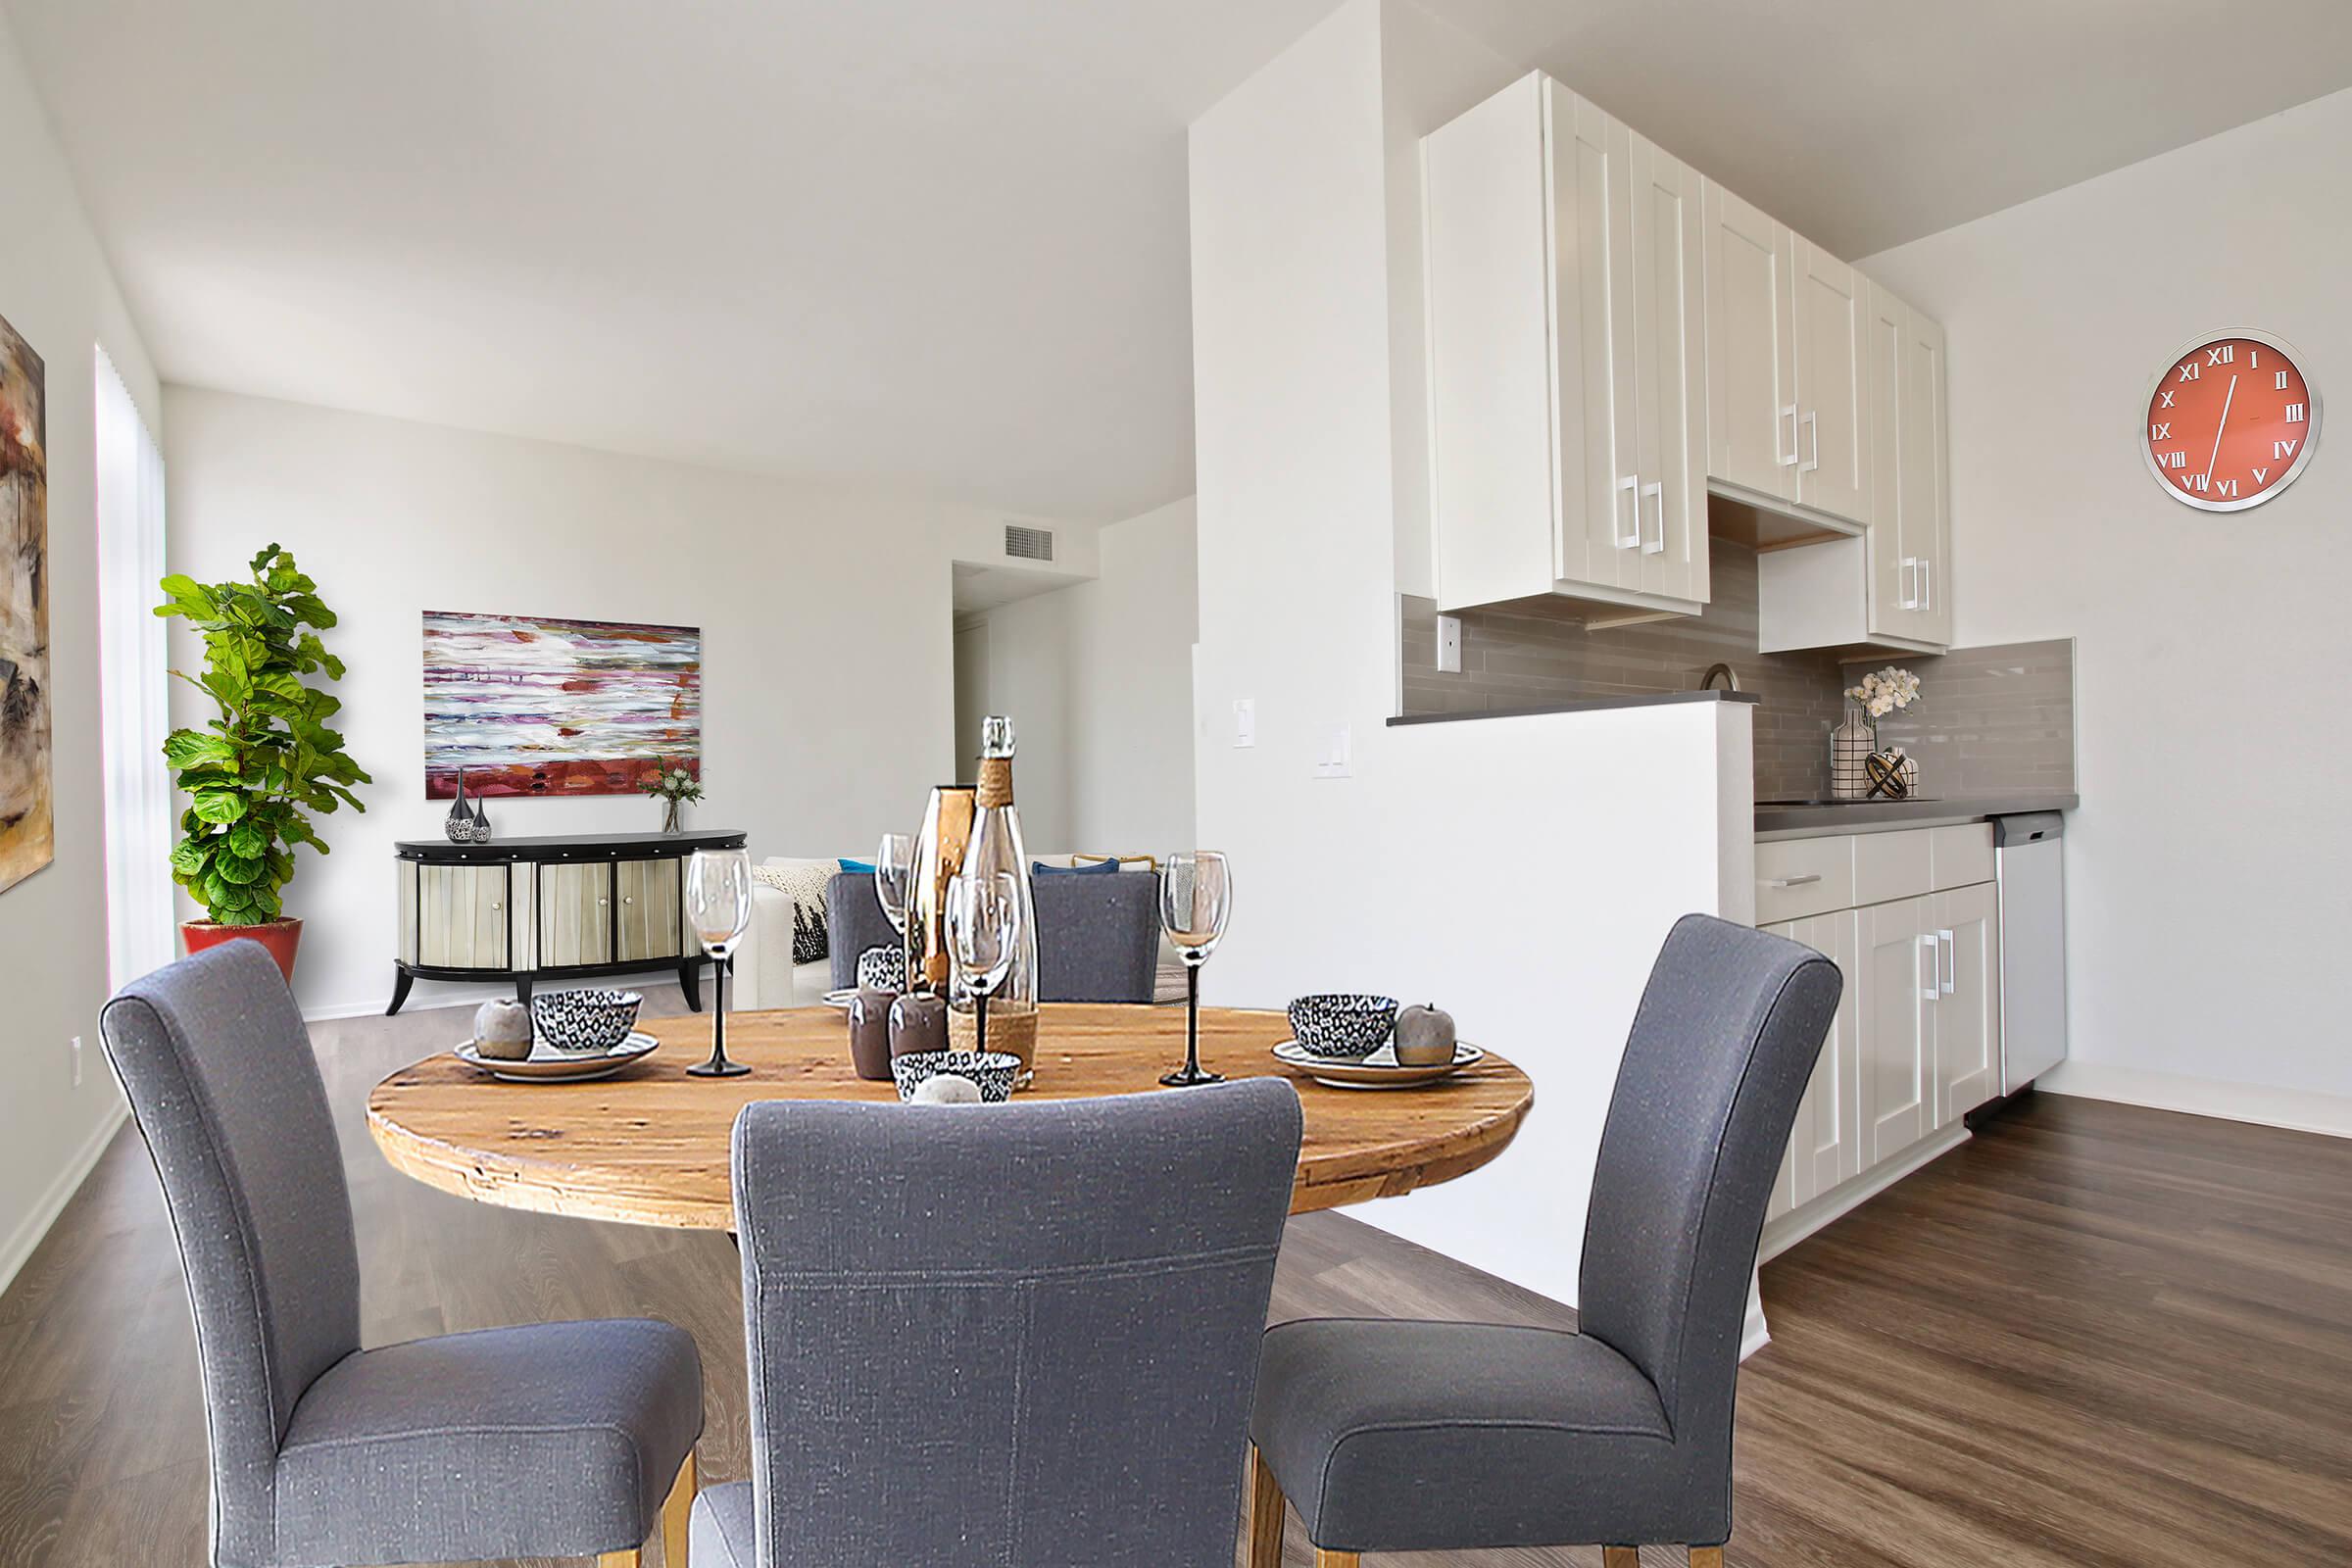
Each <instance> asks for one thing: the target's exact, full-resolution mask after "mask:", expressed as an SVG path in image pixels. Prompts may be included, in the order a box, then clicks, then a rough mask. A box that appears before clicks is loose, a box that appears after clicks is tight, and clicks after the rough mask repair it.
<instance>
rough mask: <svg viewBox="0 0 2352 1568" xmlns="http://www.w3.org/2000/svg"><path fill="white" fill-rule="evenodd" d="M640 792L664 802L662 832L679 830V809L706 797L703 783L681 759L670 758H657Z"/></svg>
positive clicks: (642, 783)
mask: <svg viewBox="0 0 2352 1568" xmlns="http://www.w3.org/2000/svg"><path fill="white" fill-rule="evenodd" d="M639 792H640V793H641V794H645V795H651V796H653V797H654V798H655V799H656V800H659V801H660V802H662V832H664V833H675V832H676V831H677V830H678V809H679V808H680V807H682V806H684V805H685V804H686V803H687V802H688V801H699V800H701V799H702V798H703V783H702V780H701V779H698V778H696V777H695V776H694V775H693V774H692V773H689V772H687V771H686V769H685V767H684V766H683V765H682V764H681V763H678V762H673V761H671V760H669V759H667V758H662V757H657V758H656V759H654V770H653V771H652V772H651V773H648V774H646V775H645V776H644V778H643V780H642V782H641V783H640V785H639Z"/></svg>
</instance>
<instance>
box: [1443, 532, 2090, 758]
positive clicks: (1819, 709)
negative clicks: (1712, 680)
mask: <svg viewBox="0 0 2352 1568" xmlns="http://www.w3.org/2000/svg"><path fill="white" fill-rule="evenodd" d="M1712 545H1713V551H1714V600H1713V602H1712V603H1711V604H1710V605H1709V606H1708V607H1707V611H1706V613H1704V614H1702V615H1691V616H1676V617H1674V618H1672V619H1667V620H1657V621H1650V622H1647V623H1643V624H1638V625H1619V626H1604V627H1597V628H1595V627H1592V626H1589V625H1587V624H1586V622H1585V621H1584V620H1583V619H1582V618H1579V617H1576V616H1572V615H1566V614H1563V613H1561V610H1562V608H1564V607H1562V606H1561V605H1560V604H1558V603H1557V602H1536V603H1531V604H1528V605H1527V606H1525V607H1524V608H1522V607H1519V606H1503V607H1497V608H1494V609H1486V610H1470V611H1465V612H1463V613H1462V614H1461V616H1460V619H1461V622H1462V649H1461V666H1462V667H1461V669H1460V671H1459V672H1453V671H1441V670H1440V669H1439V668H1438V624H1437V623H1438V615H1437V606H1436V603H1435V602H1434V601H1433V600H1429V599H1424V598H1421V597H1418V596H1416V595H1410V594H1406V595H1400V596H1399V597H1398V617H1399V625H1398V647H1399V653H1400V658H1401V661H1402V669H1401V679H1400V681H1399V694H1400V696H1399V708H1398V712H1399V715H1400V716H1403V717H1408V718H1420V717H1428V716H1434V715H1439V714H1446V715H1461V716H1468V715H1473V714H1478V713H1488V712H1497V713H1499V712H1510V711H1524V710H1527V709H1530V708H1540V707H1544V706H1545V705H1550V704H1568V703H1588V702H1593V701H1596V700H1600V701H1606V700H1610V699H1621V700H1638V699H1654V698H1657V697H1661V696H1666V695H1670V694H1676V693H1690V692H1692V691H1693V690H1695V689H1696V687H1697V686H1698V684H1699V680H1700V678H1701V677H1702V676H1703V675H1704V674H1705V672H1706V671H1707V669H1708V668H1709V667H1710V666H1712V665H1714V664H1717V663H1723V664H1728V665H1730V666H1731V668H1732V670H1733V672H1734V673H1735V674H1736V675H1738V677H1739V680H1740V692H1741V693H1742V695H1752V696H1754V697H1755V698H1756V699H1758V701H1757V704H1756V706H1755V707H1754V708H1752V709H1751V710H1750V711H1752V712H1753V713H1754V715H1755V726H1754V733H1755V796H1756V799H1757V800H1759V801H1780V800H1811V799H1816V798H1819V797H1822V796H1826V795H1827V794H1828V793H1829V782H1830V781H1829V742H1828V732H1829V730H1830V729H1831V728H1832V727H1833V726H1835V725H1836V724H1837V723H1838V717H1839V715H1840V713H1841V712H1842V711H1843V708H1844V697H1843V691H1844V688H1845V687H1846V686H1848V685H1850V684H1851V683H1852V682H1853V680H1854V679H1855V678H1856V677H1857V676H1858V675H1859V674H1860V672H1861V671H1862V669H1864V668H1875V667H1878V666H1881V665H1885V664H1889V663H1891V664H1898V665H1900V666H1902V667H1903V668H1905V669H1908V670H1910V671H1911V672H1912V673H1914V674H1916V675H1917V676H1918V677H1919V679H1920V686H1921V692H1922V701H1921V702H1920V703H1919V704H1918V706H1917V707H1915V708H1914V709H1912V710H1911V711H1908V712H1904V713H1894V714H1889V715H1888V716H1887V717H1886V718H1885V719H1882V720H1881V721H1880V724H1879V734H1880V739H1881V741H1882V742H1883V743H1885V744H1887V745H1899V746H1901V747H1902V748H1903V749H1904V750H1905V751H1907V752H1909V753H1911V754H1912V755H1913V756H1914V757H1917V758H1918V759H1919V761H1920V768H1921V773H1922V779H1923V783H1922V790H1923V793H1925V794H1927V795H1932V796H1945V797H1949V796H1956V795H1959V794H1962V793H1969V794H1985V793H2002V794H2006V793H2015V792H2031V793H2043V792H2047V793H2056V794H2066V793H2071V792H2072V791H2073V790H2074V789H2075V712H2074V642H2073V640H2072V639H2071V638H2053V639H2049V640H2046V641H2040V642H2030V643H2005V644H2001V645H1999V646H1997V647H1985V648H1955V649H1953V650H1952V651H1951V652H1949V653H1947V654H1936V655H1931V654H1898V653H1889V652H1887V651H1884V650H1881V651H1878V652H1856V653H1851V654H1842V655H1841V654H1840V653H1839V652H1838V651H1837V650H1807V651H1803V652H1795V653H1776V654H1760V653H1758V652H1757V651H1756V641H1757V637H1756V581H1757V574H1756V552H1755V551H1754V550H1753V549H1750V548H1748V547H1746V546H1744V545H1740V544H1738V543H1735V542H1733V541H1731V540H1729V539H1725V538H1723V537H1721V536H1718V537H1716V538H1715V539H1714V540H1713V541H1712Z"/></svg>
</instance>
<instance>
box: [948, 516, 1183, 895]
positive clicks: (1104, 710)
mask: <svg viewBox="0 0 2352 1568" xmlns="http://www.w3.org/2000/svg"><path fill="white" fill-rule="evenodd" d="M1197 540H1198V531H1197V529H1196V528H1195V525H1194V505H1193V501H1192V498H1191V497H1189V496H1188V497H1186V498H1185V499H1184V500H1182V501H1177V502H1172V503H1170V504H1169V505H1167V506H1165V507H1161V508H1159V509H1158V510H1156V511H1153V512H1147V513H1145V514H1144V515H1141V516H1138V517H1130V518H1128V519H1127V520H1126V521H1124V522H1117V523H1112V524H1111V525H1109V526H1108V527H1105V528H1103V529H1102V530H1101V531H1100V532H1099V533H1098V534H1097V535H1096V542H1097V549H1098V552H1099V558H1100V575H1098V576H1097V577H1095V578H1093V579H1092V580H1090V581H1086V582H1081V583H1075V584H1073V585H1071V586H1070V587H1067V588H1060V589H1055V590H1054V592H1052V593H1045V594H1039V595H1036V596H1034V597H1032V598H1029V599H1021V600H1015V601H1014V602H1013V603H1011V604H1009V605H1000V606H999V607H997V608H996V609H995V610H993V611H990V612H988V613H985V614H983V615H981V616H978V617H975V618H974V620H973V621H972V622H971V623H970V624H969V625H968V627H967V628H966V629H964V630H962V631H960V632H959V633H958V635H957V638H956V659H957V661H958V667H957V671H956V675H957V679H958V681H959V682H962V681H967V680H968V681H969V683H970V685H971V689H972V695H971V698H970V699H969V700H970V701H971V702H972V703H976V704H977V705H978V706H977V708H975V709H974V711H975V712H992V713H1008V714H1010V715H1011V716H1012V718H1013V720H1014V722H1015V725H1016V728H1017V732H1018V734H1019V737H1020V747H1021V751H1020V760H1019V763H1018V765H1017V766H1016V768H1015V769H1014V781H1015V784H1016V785H1017V787H1018V790H1019V793H1020V802H1021V828H1022V831H1023V833H1024V835H1025V836H1026V837H1027V838H1028V841H1029V845H1030V847H1031V848H1032V849H1034V850H1038V851H1040V852H1053V851H1063V850H1076V851H1087V852H1094V853H1099V854H1107V855H1133V854H1152V855H1157V854H1164V853H1166V852H1167V851H1169V850H1175V849H1184V848H1189V847H1191V846H1192V843H1193V832H1194V814H1193V643H1194V641H1195V640H1196V638H1197V636H1198V632H1199V625H1200V621H1199V615H1198V605H1199V594H1200V589H1199V578H1198V571H1197V569H1196V563H1195V556H1196V550H1197ZM975 722H976V721H975ZM959 727H962V726H961V723H960V719H959ZM965 770H966V772H967V773H968V772H969V768H968V766H967V767H966V769H965Z"/></svg>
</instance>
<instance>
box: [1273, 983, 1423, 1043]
mask: <svg viewBox="0 0 2352 1568" xmlns="http://www.w3.org/2000/svg"><path fill="white" fill-rule="evenodd" d="M1396 1027H1397V999H1396V998H1395V997H1372V996H1365V995H1363V994H1361V993H1359V992H1352V991H1325V992H1319V993H1317V994H1316V995H1314V996H1311V997H1300V998H1299V1000H1298V1001H1296V1002H1294V1003H1292V1004H1291V1033H1292V1035H1293V1036H1294V1037H1296V1038H1297V1040H1298V1042H1299V1045H1301V1046H1303V1047H1305V1048H1306V1051H1307V1053H1308V1054H1310V1055H1316V1056H1369V1055H1370V1054H1372V1053H1374V1052H1375V1051H1378V1050H1379V1049H1380V1048H1381V1046H1382V1045H1384V1044H1385V1043H1386V1042H1387V1040H1388V1038H1389V1034H1390V1032H1391V1031H1392V1030H1394V1029H1395V1028H1396Z"/></svg>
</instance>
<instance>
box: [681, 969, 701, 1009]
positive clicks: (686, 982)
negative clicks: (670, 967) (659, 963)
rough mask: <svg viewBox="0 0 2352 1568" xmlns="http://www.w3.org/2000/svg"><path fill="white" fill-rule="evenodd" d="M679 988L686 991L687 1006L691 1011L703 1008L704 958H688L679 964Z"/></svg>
mask: <svg viewBox="0 0 2352 1568" xmlns="http://www.w3.org/2000/svg"><path fill="white" fill-rule="evenodd" d="M678 989H679V990H680V991H683V992H685V993H686V1007H687V1010H688V1011H690V1012H700V1011H702V1010H703V960H702V959H700V958H688V959H687V960H686V961H685V962H684V963H681V964H679V965H678Z"/></svg>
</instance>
